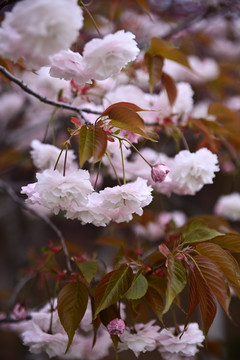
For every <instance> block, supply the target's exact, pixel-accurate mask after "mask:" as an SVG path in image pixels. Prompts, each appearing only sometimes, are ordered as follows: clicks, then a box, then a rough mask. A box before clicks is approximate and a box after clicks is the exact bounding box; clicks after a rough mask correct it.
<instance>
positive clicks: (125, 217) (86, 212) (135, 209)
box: [22, 141, 152, 226]
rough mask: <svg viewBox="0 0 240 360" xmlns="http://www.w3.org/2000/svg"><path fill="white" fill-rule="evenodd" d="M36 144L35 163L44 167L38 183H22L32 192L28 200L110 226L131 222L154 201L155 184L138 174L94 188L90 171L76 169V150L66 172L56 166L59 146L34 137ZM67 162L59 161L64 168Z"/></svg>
mask: <svg viewBox="0 0 240 360" xmlns="http://www.w3.org/2000/svg"><path fill="white" fill-rule="evenodd" d="M32 147H33V150H32V152H31V155H32V158H33V161H34V163H35V165H36V166H37V167H38V168H41V169H44V170H43V171H42V172H38V173H37V174H36V177H37V180H38V181H37V182H36V183H32V184H28V185H27V186H23V187H22V194H26V195H27V196H28V199H27V200H26V201H27V203H28V204H30V205H35V204H38V205H41V206H43V207H44V208H46V209H48V210H50V211H51V212H52V213H54V214H55V215H56V214H58V213H59V212H60V211H64V212H65V216H66V218H68V219H78V220H80V221H81V222H82V223H83V224H87V223H92V224H94V225H96V226H106V224H108V223H109V222H110V221H114V222H117V223H120V222H124V221H126V222H129V221H130V220H132V218H133V214H134V213H136V214H138V215H142V213H143V209H142V208H143V207H145V206H147V205H149V204H150V202H151V201H152V195H151V192H152V187H151V186H149V185H147V180H144V179H142V178H137V179H136V180H135V181H134V182H129V183H127V184H125V185H122V186H119V185H117V186H114V187H112V188H110V187H106V188H105V189H103V190H101V191H100V192H99V193H98V192H96V191H94V190H93V187H92V184H91V182H90V174H89V172H88V171H87V170H82V169H78V170H75V169H74V164H75V163H74V154H73V153H72V152H70V162H69V168H70V171H68V172H67V174H66V175H63V173H61V172H60V171H59V170H53V169H52V167H53V164H54V163H55V161H54V157H55V155H59V154H58V153H59V149H57V148H56V147H55V146H51V145H44V144H40V143H39V142H38V141H33V143H32ZM63 165H64V164H63V162H62V161H59V167H60V169H61V168H62V167H63ZM46 167H50V168H47V169H46Z"/></svg>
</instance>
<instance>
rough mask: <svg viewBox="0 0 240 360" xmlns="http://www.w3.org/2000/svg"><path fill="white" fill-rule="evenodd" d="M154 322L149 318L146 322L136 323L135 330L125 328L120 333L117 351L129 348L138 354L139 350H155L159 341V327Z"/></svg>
mask: <svg viewBox="0 0 240 360" xmlns="http://www.w3.org/2000/svg"><path fill="white" fill-rule="evenodd" d="M154 322H155V320H151V321H149V322H148V323H147V324H136V325H135V332H131V330H130V329H129V328H126V330H125V332H124V333H123V334H122V335H120V340H121V342H120V343H119V344H118V349H119V351H123V350H127V349H130V350H132V351H133V352H134V354H135V355H136V356H139V354H140V353H141V352H143V353H145V352H146V351H153V350H155V349H156V348H157V346H158V342H159V330H160V327H159V326H158V325H153V324H154Z"/></svg>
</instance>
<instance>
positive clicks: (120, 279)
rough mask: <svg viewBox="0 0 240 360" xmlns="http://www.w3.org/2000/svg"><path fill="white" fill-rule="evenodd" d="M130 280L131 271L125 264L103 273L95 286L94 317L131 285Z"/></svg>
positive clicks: (116, 299)
mask: <svg viewBox="0 0 240 360" xmlns="http://www.w3.org/2000/svg"><path fill="white" fill-rule="evenodd" d="M132 281H133V272H132V269H131V267H129V266H127V265H122V266H121V267H120V268H119V269H118V270H115V271H112V272H111V273H108V274H107V275H105V276H104V277H103V279H102V280H101V281H100V283H99V284H98V286H97V288H96V293H95V302H96V309H95V314H94V318H96V316H97V315H98V314H99V312H100V311H102V310H104V309H106V308H107V307H109V306H111V305H112V304H114V303H115V302H116V301H118V300H119V299H121V297H122V296H123V295H124V294H125V293H126V292H127V291H128V289H129V288H130V286H131V285H132Z"/></svg>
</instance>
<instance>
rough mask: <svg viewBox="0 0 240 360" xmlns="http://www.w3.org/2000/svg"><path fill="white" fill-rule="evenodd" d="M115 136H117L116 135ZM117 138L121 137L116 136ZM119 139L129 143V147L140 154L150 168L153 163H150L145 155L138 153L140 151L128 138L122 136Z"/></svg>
mask: <svg viewBox="0 0 240 360" xmlns="http://www.w3.org/2000/svg"><path fill="white" fill-rule="evenodd" d="M112 136H114V135H112ZM115 137H116V136H115ZM117 138H118V137H117ZM118 139H121V138H118ZM121 140H124V141H126V142H127V143H128V144H129V145H131V147H132V148H133V149H134V150H135V151H136V152H137V153H138V155H140V156H141V158H142V159H143V160H144V161H145V162H146V163H147V164H148V165H149V166H150V168H152V167H153V165H152V164H150V162H149V161H147V159H145V157H144V156H143V155H142V154H141V153H140V151H139V150H138V149H137V148H136V146H134V145H133V144H132V143H131V142H130V141H128V140H127V139H125V138H122V139H121Z"/></svg>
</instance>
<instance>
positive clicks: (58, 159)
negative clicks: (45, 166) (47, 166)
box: [53, 148, 64, 170]
mask: <svg viewBox="0 0 240 360" xmlns="http://www.w3.org/2000/svg"><path fill="white" fill-rule="evenodd" d="M63 150H64V148H63V149H62V150H61V151H60V154H59V155H58V158H57V161H56V164H55V166H54V169H53V170H56V168H57V166H58V163H59V160H60V157H61V155H62V153H63Z"/></svg>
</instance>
